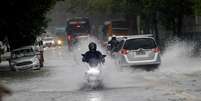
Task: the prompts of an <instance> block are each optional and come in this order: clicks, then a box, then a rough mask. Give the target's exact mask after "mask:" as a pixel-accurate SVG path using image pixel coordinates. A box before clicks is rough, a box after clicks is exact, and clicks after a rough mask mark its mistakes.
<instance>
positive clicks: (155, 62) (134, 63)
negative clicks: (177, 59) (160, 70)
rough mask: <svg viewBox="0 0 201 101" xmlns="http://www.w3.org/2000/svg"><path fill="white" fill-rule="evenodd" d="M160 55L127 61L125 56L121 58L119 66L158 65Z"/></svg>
mask: <svg viewBox="0 0 201 101" xmlns="http://www.w3.org/2000/svg"><path fill="white" fill-rule="evenodd" d="M160 64H161V59H160V56H157V57H155V58H154V59H152V60H142V61H129V60H128V59H127V58H122V60H121V62H120V65H121V66H144V65H160Z"/></svg>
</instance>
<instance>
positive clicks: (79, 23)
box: [66, 17, 91, 49]
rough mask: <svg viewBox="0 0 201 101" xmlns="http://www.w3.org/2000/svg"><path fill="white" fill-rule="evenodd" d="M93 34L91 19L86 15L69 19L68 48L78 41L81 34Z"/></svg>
mask: <svg viewBox="0 0 201 101" xmlns="http://www.w3.org/2000/svg"><path fill="white" fill-rule="evenodd" d="M90 34H91V25H90V22H89V19H88V18H86V17H78V18H72V19H69V20H68V21H67V24H66V35H67V43H68V48H69V49H71V48H72V46H73V45H74V44H75V43H76V42H77V41H78V39H79V36H87V35H90Z"/></svg>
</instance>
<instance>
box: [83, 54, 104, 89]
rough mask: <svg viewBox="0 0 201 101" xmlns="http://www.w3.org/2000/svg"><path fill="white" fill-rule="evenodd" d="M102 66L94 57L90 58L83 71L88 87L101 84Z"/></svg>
mask: <svg viewBox="0 0 201 101" xmlns="http://www.w3.org/2000/svg"><path fill="white" fill-rule="evenodd" d="M82 56H83V57H84V56H85V55H84V54H82ZM102 57H103V58H105V57H106V55H103V56H102ZM102 68H103V64H102V63H100V62H98V61H97V60H96V59H91V60H90V61H89V63H88V67H87V70H86V71H85V78H86V81H87V85H88V86H89V87H91V88H96V87H99V86H101V84H102Z"/></svg>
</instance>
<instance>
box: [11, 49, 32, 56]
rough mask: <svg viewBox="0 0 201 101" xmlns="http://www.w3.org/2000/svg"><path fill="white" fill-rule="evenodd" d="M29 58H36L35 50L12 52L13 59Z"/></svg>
mask: <svg viewBox="0 0 201 101" xmlns="http://www.w3.org/2000/svg"><path fill="white" fill-rule="evenodd" d="M28 56H34V51H33V49H31V48H30V49H21V50H17V51H13V52H12V58H21V57H28Z"/></svg>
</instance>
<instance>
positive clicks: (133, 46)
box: [123, 38, 156, 50]
mask: <svg viewBox="0 0 201 101" xmlns="http://www.w3.org/2000/svg"><path fill="white" fill-rule="evenodd" d="M155 47H156V44H155V41H154V40H153V39H151V38H137V39H129V40H127V41H126V42H125V44H124V47H123V48H124V49H127V50H137V49H139V48H143V49H152V48H155Z"/></svg>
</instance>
